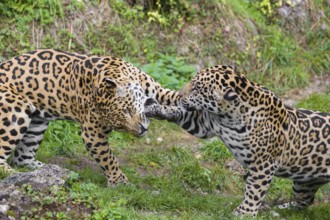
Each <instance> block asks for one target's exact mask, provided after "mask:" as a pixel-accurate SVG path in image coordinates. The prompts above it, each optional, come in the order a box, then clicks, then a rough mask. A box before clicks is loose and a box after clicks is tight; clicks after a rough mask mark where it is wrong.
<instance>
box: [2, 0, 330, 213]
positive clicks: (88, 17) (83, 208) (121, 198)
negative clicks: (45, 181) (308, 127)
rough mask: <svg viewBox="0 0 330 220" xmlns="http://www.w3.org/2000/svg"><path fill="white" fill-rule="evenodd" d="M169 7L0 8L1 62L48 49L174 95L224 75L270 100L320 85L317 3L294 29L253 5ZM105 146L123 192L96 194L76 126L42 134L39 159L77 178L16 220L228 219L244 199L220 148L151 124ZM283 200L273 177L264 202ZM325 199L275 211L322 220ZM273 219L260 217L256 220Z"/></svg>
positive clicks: (280, 182)
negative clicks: (112, 65)
mask: <svg viewBox="0 0 330 220" xmlns="http://www.w3.org/2000/svg"><path fill="white" fill-rule="evenodd" d="M140 2H142V1H140ZM160 2H165V1H160ZM167 2H169V4H170V5H169V6H168V7H169V8H168V9H167V10H169V11H167V12H164V13H162V11H163V8H158V9H157V8H156V9H154V10H152V11H149V12H145V11H143V10H142V7H141V5H136V6H133V7H131V6H128V4H126V3H125V1H121V0H109V1H97V0H92V1H85V0H83V1H80V0H71V1H62V0H38V4H35V1H34V0H27V1H7V2H6V3H2V2H0V62H1V61H3V60H5V59H9V58H10V57H12V56H15V55H17V54H19V53H22V52H24V51H29V50H34V49H36V48H49V47H56V48H60V49H63V50H69V51H74V52H81V53H89V54H97V55H113V56H117V57H123V58H124V59H125V60H128V61H130V62H132V63H134V64H135V65H137V66H139V67H141V68H142V69H143V70H144V71H146V72H147V73H148V74H150V75H152V76H153V77H155V79H156V80H157V81H159V82H161V83H162V85H164V86H166V87H169V88H172V89H179V88H181V86H182V85H183V84H184V83H186V82H187V81H188V80H189V78H190V77H191V76H192V75H193V74H194V73H195V72H196V70H200V69H203V68H206V67H208V66H212V65H216V64H222V63H224V64H234V65H236V66H238V69H239V70H241V71H243V72H245V73H246V74H247V75H248V77H249V78H252V79H254V80H256V81H257V82H259V83H261V84H263V85H265V86H267V87H269V88H270V89H272V90H274V91H275V92H276V93H277V94H279V95H281V94H284V93H285V91H287V90H289V89H291V88H299V87H302V86H305V85H307V84H308V83H309V80H310V79H311V76H312V75H316V74H317V75H319V76H325V75H327V74H329V69H330V66H329V65H330V50H329V46H330V41H329V39H330V38H329V36H330V31H329V30H330V29H329V23H328V21H329V17H330V10H329V7H328V5H327V3H326V1H323V0H316V1H313V2H310V4H309V6H310V8H309V10H308V12H309V17H308V19H305V20H304V21H300V22H297V23H290V22H288V21H287V20H285V19H278V18H276V17H275V18H271V17H272V15H270V14H264V13H262V11H260V8H259V9H258V7H256V6H258V4H260V3H261V2H263V3H267V2H268V3H271V2H272V1H268V0H265V1H257V0H250V1H243V0H232V1H226V0H214V1H195V0H191V2H188V1H186V0H178V1H167ZM187 2H188V3H189V4H186V3H187ZM248 2H251V3H252V4H248ZM171 4H172V5H171ZM329 91H330V90H329ZM329 101H330V96H329V92H328V93H327V94H325V95H312V96H311V97H309V98H306V99H305V100H302V101H301V102H300V103H299V104H298V106H299V107H304V108H310V109H319V110H322V111H324V112H330V106H329ZM110 142H111V145H112V148H113V149H114V152H115V154H116V155H117V157H118V158H119V160H120V164H121V168H122V169H123V170H124V172H125V173H126V174H127V176H128V178H129V179H130V182H131V183H132V184H131V185H128V186H119V187H117V188H115V189H108V188H106V183H105V178H104V176H103V175H102V174H101V173H100V169H99V168H98V166H97V165H96V164H95V163H94V162H93V161H92V160H91V158H90V157H89V155H88V154H87V152H86V150H85V148H84V147H83V144H82V140H81V138H80V131H79V125H77V124H75V123H70V122H65V121H58V122H54V123H52V124H51V126H50V128H49V129H48V131H47V133H46V136H45V140H44V141H43V143H42V146H41V147H40V150H39V152H38V154H37V157H38V158H39V159H40V160H41V161H43V162H45V163H56V164H59V165H61V166H62V167H66V168H68V169H71V170H73V171H75V172H76V174H73V175H72V179H71V180H70V181H69V185H68V187H66V188H62V189H60V190H59V191H54V192H53V191H49V192H47V193H48V194H49V196H50V197H47V196H46V197H41V198H40V200H38V201H37V202H38V204H39V206H38V208H37V209H33V210H29V211H27V212H26V219H31V218H37V219H38V218H39V219H40V218H41V219H82V218H83V216H76V215H74V214H73V213H74V212H68V211H67V208H68V207H69V208H70V209H72V210H74V211H75V213H80V212H81V213H89V214H90V216H89V217H86V216H85V217H86V218H89V219H115V218H116V219H233V216H232V215H231V211H232V209H233V208H235V207H236V206H237V205H238V204H239V203H240V202H241V200H242V198H243V190H244V181H243V173H244V172H243V173H242V171H241V170H240V169H237V168H234V169H229V168H227V164H228V162H231V161H232V159H233V158H232V155H231V154H230V153H229V152H228V150H227V149H226V148H225V146H223V144H222V143H221V142H219V141H217V140H209V141H201V140H198V139H195V138H193V137H191V136H189V135H187V134H186V133H185V132H184V131H182V130H181V129H180V128H178V127H177V126H175V125H173V124H170V123H166V122H159V121H154V122H153V123H152V125H151V129H150V132H149V134H148V135H147V136H146V137H144V138H140V139H138V138H135V137H132V136H130V135H128V134H121V133H112V134H111V137H110ZM27 191H29V190H27ZM291 192H292V191H291V183H290V181H288V180H284V179H277V178H275V181H274V183H273V184H272V187H271V189H270V190H269V192H268V194H267V198H266V202H267V203H271V201H274V200H278V199H279V200H281V199H289V198H290V195H291ZM31 196H35V195H34V194H33V192H31ZM68 196H69V198H67V197H68ZM329 197H330V188H329V186H325V187H324V188H322V189H321V190H320V191H319V192H318V194H317V201H316V205H314V206H312V207H310V208H308V209H307V210H305V211H301V212H297V211H283V210H277V209H274V210H276V211H277V212H278V213H279V214H280V216H281V218H284V219H324V217H325V216H326V217H327V216H329V214H330V213H329V212H330V211H329V210H330V205H327V204H326V202H327V201H328V200H329ZM61 204H62V205H61ZM63 205H64V206H63ZM65 206H67V207H65ZM54 207H55V208H54ZM78 215H79V214H78ZM85 217H84V218H85ZM273 218H275V217H274V216H273V215H272V214H271V213H270V212H269V211H264V212H261V213H260V215H259V217H258V219H273Z"/></svg>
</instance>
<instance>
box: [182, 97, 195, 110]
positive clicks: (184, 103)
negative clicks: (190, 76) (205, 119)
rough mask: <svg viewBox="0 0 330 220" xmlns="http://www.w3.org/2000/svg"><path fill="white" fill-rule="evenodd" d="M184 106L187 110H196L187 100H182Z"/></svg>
mask: <svg viewBox="0 0 330 220" xmlns="http://www.w3.org/2000/svg"><path fill="white" fill-rule="evenodd" d="M181 105H182V108H184V109H185V110H187V111H194V110H196V109H195V108H194V107H193V106H191V105H189V104H188V103H187V102H186V101H184V100H182V101H181Z"/></svg>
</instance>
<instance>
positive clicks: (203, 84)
mask: <svg viewBox="0 0 330 220" xmlns="http://www.w3.org/2000/svg"><path fill="white" fill-rule="evenodd" d="M235 75H236V74H235V72H234V69H233V68H231V66H215V67H211V68H208V69H205V70H202V71H200V72H199V73H197V75H196V76H195V77H194V78H193V79H192V80H191V81H190V82H189V83H188V85H187V86H185V87H184V88H183V89H182V90H181V91H180V94H181V95H182V98H181V105H182V107H183V108H185V109H186V110H188V111H192V110H197V111H200V110H207V111H208V112H211V113H214V114H225V113H228V112H229V111H230V109H231V108H232V106H235V105H237V104H238V102H239V101H238V99H239V96H238V94H237V93H236V91H235V89H234V88H233V86H232V85H231V83H230V81H231V80H233V79H234V77H235Z"/></svg>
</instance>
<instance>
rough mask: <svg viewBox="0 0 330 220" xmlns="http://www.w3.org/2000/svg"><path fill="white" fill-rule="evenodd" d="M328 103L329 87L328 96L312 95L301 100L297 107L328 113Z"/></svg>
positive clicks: (329, 111)
mask: <svg viewBox="0 0 330 220" xmlns="http://www.w3.org/2000/svg"><path fill="white" fill-rule="evenodd" d="M329 103H330V87H329V93H328V94H325V95H320V94H312V95H310V96H309V97H307V98H305V99H303V100H301V101H300V102H299V103H298V105H297V107H299V108H304V109H311V110H316V111H321V112H327V113H330V105H329Z"/></svg>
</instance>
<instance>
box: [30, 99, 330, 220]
mask: <svg viewBox="0 0 330 220" xmlns="http://www.w3.org/2000/svg"><path fill="white" fill-rule="evenodd" d="M329 100H330V95H329V94H323V95H321V94H313V95H312V96H310V97H308V98H306V99H304V100H302V101H301V102H300V103H299V104H298V106H299V107H303V108H309V109H317V110H322V111H325V112H330V106H329V105H328V103H329ZM79 133H80V132H79V126H78V125H77V124H75V123H70V122H64V121H58V122H54V123H52V124H51V126H50V128H49V129H48V131H47V133H46V137H45V140H44V141H43V143H42V146H41V147H40V150H39V151H38V154H37V157H38V158H39V159H40V160H41V161H43V162H45V163H55V164H59V165H60V166H62V167H65V168H68V169H70V170H72V171H74V172H75V174H73V178H72V180H70V181H69V182H70V183H71V185H70V186H69V187H68V188H63V189H61V190H60V191H59V192H60V193H57V194H58V195H57V194H50V195H51V198H52V199H51V204H53V205H54V204H55V206H53V207H58V206H59V205H56V204H57V203H60V201H61V198H62V197H61V196H62V194H65V195H69V197H70V199H68V200H66V203H67V205H68V206H69V205H70V204H69V201H71V202H72V201H78V203H77V204H78V205H75V206H72V209H73V210H75V209H78V208H79V209H82V208H81V207H83V209H84V212H86V213H90V216H89V218H90V219H107V218H108V219H117V218H118V219H148V220H149V219H235V218H234V217H233V216H232V214H231V211H232V210H233V209H234V208H235V207H236V206H237V205H239V203H240V202H241V200H242V198H243V192H244V180H243V174H244V171H243V172H242V170H241V169H240V168H239V167H238V168H235V167H234V168H231V169H229V168H228V167H227V165H228V162H231V163H232V160H233V157H232V155H231V153H230V152H229V151H228V150H227V148H226V147H225V146H224V145H223V144H222V143H221V142H220V141H218V140H215V139H212V140H207V141H202V140H198V139H196V138H194V137H192V136H190V135H188V134H187V133H185V132H184V131H183V130H182V129H181V128H179V127H178V126H176V125H174V124H171V123H168V122H160V121H153V122H152V125H151V129H150V132H149V134H148V135H147V136H146V137H143V138H135V137H133V136H131V135H129V134H124V133H116V132H114V133H112V134H111V137H110V141H111V145H112V148H113V149H114V152H115V154H116V155H117V157H118V158H119V160H120V162H121V163H120V164H121V168H122V169H123V171H124V172H125V173H126V175H127V176H128V178H129V180H130V183H131V184H130V185H127V186H118V187H116V188H114V189H109V188H107V187H106V180H105V177H104V176H103V175H102V174H101V172H100V169H99V168H98V166H97V165H96V163H95V162H94V161H92V160H91V158H90V157H89V156H88V155H87V152H86V150H85V149H84V147H83V145H82V141H81V139H80V137H79ZM61 193H62V194H61ZM291 195H292V190H291V181H290V180H286V179H280V178H275V180H274V182H273V183H272V186H271V188H270V190H269V192H268V193H267V198H266V200H265V203H266V204H268V205H269V206H270V207H271V209H266V210H264V211H261V212H260V214H259V215H258V217H257V219H279V218H281V219H326V216H329V214H330V204H327V202H328V201H329V200H330V186H328V185H326V186H324V187H323V188H321V189H320V190H319V192H318V193H317V197H316V202H315V204H314V205H312V206H311V207H309V208H308V209H306V210H303V211H295V210H279V209H277V208H276V206H274V204H275V203H276V202H278V201H281V200H289V199H290V196H291ZM86 198H89V199H86ZM47 202H48V203H49V201H48V200H47V201H44V200H41V201H40V207H43V209H40V210H34V211H30V212H27V213H26V216H27V218H28V217H32V216H39V217H40V218H46V219H47V218H48V219H51V217H49V216H64V217H63V218H62V219H70V218H72V214H70V212H65V211H60V210H61V209H59V208H57V209H54V208H50V206H49V204H48V203H47ZM64 204H65V203H64ZM62 205H63V202H62ZM45 210H46V211H45ZM271 210H273V211H276V212H277V213H278V214H279V216H280V217H275V216H274V214H272V212H271ZM47 216H48V217H47ZM80 218H82V217H81V216H80ZM85 218H87V217H86V216H85ZM37 219H38V217H37ZM237 219H239V218H237Z"/></svg>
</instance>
